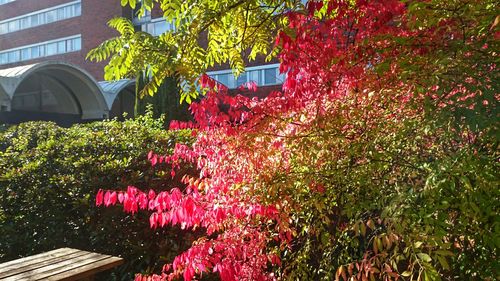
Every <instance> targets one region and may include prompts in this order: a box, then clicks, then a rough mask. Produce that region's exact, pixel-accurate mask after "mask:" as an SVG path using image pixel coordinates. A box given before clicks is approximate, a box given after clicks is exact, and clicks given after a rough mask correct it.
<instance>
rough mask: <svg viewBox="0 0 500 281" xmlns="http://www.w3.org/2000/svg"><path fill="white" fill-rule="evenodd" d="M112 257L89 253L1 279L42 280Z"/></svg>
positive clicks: (14, 280) (18, 280)
mask: <svg viewBox="0 0 500 281" xmlns="http://www.w3.org/2000/svg"><path fill="white" fill-rule="evenodd" d="M109 257H111V256H107V255H101V254H95V253H88V254H85V255H83V256H78V257H76V258H72V259H68V260H64V261H61V262H58V263H56V264H51V265H48V266H44V267H41V268H37V269H34V270H30V271H27V272H23V273H21V274H17V275H14V276H10V277H7V278H4V279H0V280H2V281H21V280H23V281H24V280H30V281H34V280H42V279H44V278H46V277H48V276H52V275H55V274H57V273H61V272H64V271H67V270H70V269H74V268H78V267H81V266H84V265H88V264H91V263H94V262H97V261H100V260H103V259H107V258H109Z"/></svg>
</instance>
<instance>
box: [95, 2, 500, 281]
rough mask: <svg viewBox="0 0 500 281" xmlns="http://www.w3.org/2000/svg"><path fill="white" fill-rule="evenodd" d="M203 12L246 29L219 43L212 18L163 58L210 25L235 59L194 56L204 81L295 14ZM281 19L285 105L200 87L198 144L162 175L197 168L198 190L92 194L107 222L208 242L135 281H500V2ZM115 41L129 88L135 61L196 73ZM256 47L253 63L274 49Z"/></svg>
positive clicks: (361, 8)
mask: <svg viewBox="0 0 500 281" xmlns="http://www.w3.org/2000/svg"><path fill="white" fill-rule="evenodd" d="M125 2H127V1H125ZM128 2H132V1H128ZM158 2H161V3H163V4H164V5H163V6H164V7H165V8H166V9H168V13H166V15H167V16H168V15H172V14H173V13H176V12H177V14H176V17H177V16H181V17H183V16H185V15H186V14H187V15H188V16H192V14H190V13H191V12H192V11H195V12H196V11H199V10H200V8H201V7H203V3H205V2H204V1H197V3H192V6H193V8H192V9H184V8H179V9H176V8H175V5H170V4H167V2H168V3H170V2H171V1H166V0H159V1H158ZM209 2H211V5H210V8H214V9H215V8H220V9H221V10H220V11H219V12H218V13H217V12H214V14H215V15H217V16H219V15H224V16H225V18H224V22H228V21H230V20H231V19H228V18H230V16H231V15H234V18H236V19H238V20H240V21H242V22H244V23H245V24H241V26H238V25H235V26H234V29H231V30H229V31H228V34H225V36H226V37H228V38H225V37H223V36H224V35H221V34H220V32H221V30H224V29H222V28H218V23H219V22H218V18H215V19H214V18H210V17H209V16H210V15H211V14H210V13H201V12H200V14H201V15H199V17H197V16H198V15H195V16H192V18H196V19H197V20H196V21H194V22H192V21H189V20H188V19H191V18H189V17H188V16H186V17H185V18H183V19H184V20H186V22H188V24H186V25H185V26H184V25H182V26H181V27H182V28H179V29H178V30H180V32H179V33H175V34H173V35H174V36H172V34H171V33H169V32H167V34H166V35H165V36H160V37H159V39H158V40H159V42H158V41H157V42H153V43H157V44H158V46H160V47H164V45H167V46H169V47H170V48H165V49H167V50H169V51H170V50H173V49H175V48H173V47H174V46H175V47H179V48H180V47H182V46H181V45H180V44H177V45H175V43H176V42H175V39H179V38H183V39H184V38H186V37H187V36H186V35H185V33H189V34H191V32H186V30H189V31H192V30H191V29H190V28H193V30H194V31H196V27H197V26H198V24H200V22H202V23H203V20H207V18H208V19H209V20H207V23H206V24H202V27H201V28H203V31H206V30H205V29H204V28H206V29H208V31H207V32H209V36H208V37H209V38H217V39H218V38H221V37H222V38H223V39H224V40H220V39H219V40H220V41H223V43H224V44H228V45H225V47H227V49H229V51H228V53H227V54H226V53H223V52H224V51H225V50H226V48H216V46H217V42H212V43H214V44H212V45H210V44H209V47H208V48H207V49H205V50H203V51H200V50H199V49H195V48H193V50H195V51H193V52H197V54H198V53H201V54H202V55H198V56H193V57H194V58H193V61H195V62H200V61H203V57H204V56H203V52H206V53H207V54H209V55H207V56H206V57H207V61H206V64H204V65H203V66H206V65H210V63H213V61H214V60H215V61H217V62H218V61H219V60H222V59H223V58H227V60H229V62H230V64H231V65H232V66H235V68H238V65H239V62H240V61H239V60H238V55H234V53H238V51H241V50H245V47H246V45H244V44H243V43H244V42H246V41H245V40H244V39H248V37H251V35H250V36H248V37H245V32H246V30H247V27H248V28H250V31H249V32H250V34H254V33H253V32H256V34H260V33H259V32H258V30H257V31H255V30H253V28H258V26H259V25H257V24H255V22H256V21H257V22H259V21H261V20H262V15H265V14H266V13H267V12H269V14H270V15H273V16H274V15H276V16H277V14H276V13H275V11H276V9H278V8H280V7H285V8H286V3H287V2H289V1H264V2H265V3H266V4H269V5H277V8H276V9H274V10H273V9H272V7H271V8H270V7H269V6H267V5H264V7H262V6H261V2H260V1H258V3H256V2H255V1H238V2H237V3H233V2H232V1H223V0H219V1H209ZM292 2H293V1H292ZM190 3H191V2H190ZM198 3H200V4H198ZM227 7H231V8H232V9H229V10H224V9H225V8H227ZM203 12H204V11H203ZM283 17H284V18H285V19H284V20H283V21H281V22H282V23H286V27H284V28H283V29H282V30H280V32H279V35H278V36H277V38H276V40H275V42H277V46H276V47H277V50H279V59H280V71H281V72H282V73H284V74H286V76H287V77H286V80H285V81H284V84H283V87H282V91H280V92H273V93H271V94H270V95H269V96H267V97H266V98H264V99H261V100H259V99H251V98H246V97H244V96H231V95H228V93H227V89H226V88H225V87H224V86H223V85H220V84H219V83H218V82H217V81H214V80H213V79H211V78H210V77H209V76H207V75H201V79H199V84H200V87H201V88H202V89H204V92H206V96H205V97H204V98H203V99H201V100H200V101H199V102H195V103H193V104H192V105H191V111H192V112H193V115H194V119H195V121H196V123H195V125H194V127H195V128H196V129H195V130H194V131H193V133H194V135H195V136H196V140H195V142H194V143H193V145H192V146H186V145H177V146H176V148H175V149H174V151H173V154H167V155H165V154H164V153H158V154H157V155H151V157H150V159H151V161H152V163H156V162H158V161H160V160H161V161H162V163H165V162H166V163H167V164H168V165H167V170H169V169H170V167H173V168H174V171H176V172H177V173H182V171H178V170H177V169H178V168H179V167H182V166H183V165H184V164H185V163H186V162H188V163H192V164H193V165H196V167H197V169H198V173H197V174H196V175H194V176H193V175H192V174H188V175H185V176H183V177H182V181H183V185H182V187H181V188H179V189H173V190H171V191H168V192H158V191H156V190H152V191H149V190H141V189H135V188H128V189H119V190H116V191H111V190H103V191H100V192H98V193H97V194H96V195H97V200H96V203H97V204H98V205H102V204H105V205H114V204H118V205H123V206H124V209H125V211H126V212H127V213H135V212H137V211H139V210H140V209H142V210H143V211H145V212H147V213H149V214H150V216H149V222H150V227H152V228H158V227H167V228H174V229H178V228H181V229H185V228H188V229H192V230H195V231H201V232H203V236H202V237H200V238H199V239H197V240H196V241H195V242H193V243H192V245H191V246H190V248H189V249H188V250H186V251H184V252H183V253H181V254H180V255H178V256H176V257H175V258H174V259H173V260H171V261H170V262H169V263H168V264H167V266H165V268H164V269H163V270H162V271H161V272H158V273H157V274H156V275H152V276H142V275H137V277H136V280H171V279H172V278H183V279H184V280H193V279H196V278H199V277H200V276H201V277H203V276H205V275H206V274H208V273H211V272H215V273H217V274H218V276H219V277H220V278H221V279H222V280H277V279H278V280H279V279H283V280H345V281H347V280H362V281H364V280H496V279H498V276H499V273H498V268H500V267H499V263H498V260H499V259H498V249H499V248H500V247H499V246H500V245H499V240H498V237H500V228H499V215H498V214H499V209H500V200H499V199H500V194H499V193H500V191H499V188H498V186H499V183H500V174H499V171H500V169H499V168H500V167H499V161H498V159H499V153H498V147H499V141H498V136H499V134H498V120H499V111H498V104H499V100H500V96H499V94H498V93H499V92H500V91H499V83H498V81H500V79H499V78H500V77H499V72H498V64H499V59H498V50H499V47H500V46H499V40H498V39H499V38H500V33H499V32H500V31H499V25H500V17H499V16H498V5H497V4H496V2H494V1H489V0H486V1H463V0H457V1H442V0H429V1H397V0H373V1H366V0H356V1H340V0H324V1H308V4H307V8H306V9H303V10H301V11H299V12H294V11H291V10H290V11H288V12H287V13H286V14H285V15H284V16H283ZM183 19H181V20H179V19H178V18H177V22H178V23H182V22H183ZM214 22H215V23H214ZM115 23H117V22H115ZM212 23H214V24H213V25H211V24H212ZM115 25H116V27H117V28H118V29H119V30H120V33H121V34H122V35H121V36H122V37H121V38H120V40H122V41H121V44H123V46H124V47H123V48H122V49H123V51H122V49H120V48H116V49H113V50H114V52H115V56H114V57H113V60H112V62H111V67H110V68H111V69H112V68H113V67H116V68H120V70H116V71H114V72H110V75H116V73H119V72H118V71H130V69H127V68H122V67H119V66H121V65H119V64H117V62H120V63H121V62H122V61H123V60H126V61H128V62H130V61H133V62H139V64H138V65H142V64H140V63H144V62H145V61H146V62H147V63H151V64H154V65H155V66H156V67H155V68H154V70H155V71H156V72H157V73H168V70H170V68H175V67H177V69H178V70H179V71H183V70H184V71H185V67H179V65H176V64H175V63H178V64H181V63H183V62H184V61H185V60H187V59H186V58H185V57H182V55H178V54H176V55H177V56H168V55H164V54H165V53H164V52H161V51H156V52H157V53H156V55H157V56H159V57H161V58H163V59H164V60H165V61H169V60H172V61H173V63H171V64H168V65H167V64H166V63H164V61H162V60H159V61H156V60H151V61H147V60H149V59H150V58H151V57H149V56H142V55H137V56H136V55H135V53H134V51H135V52H137V50H136V49H135V48H138V46H135V48H134V47H130V48H129V44H128V42H131V43H132V44H138V45H139V47H143V46H142V45H141V43H137V42H139V40H136V39H135V38H134V37H135V36H137V35H134V34H132V33H131V30H132V29H131V28H127V25H126V24H122V23H120V24H115ZM207 26H208V27H209V28H207ZM224 26H226V25H224ZM240 27H241V28H240ZM231 28H233V26H231ZM183 32H185V33H183ZM210 32H211V33H210ZM238 34H243V35H241V37H240V38H241V40H240V38H238V37H237V35H238ZM211 35H213V37H211ZM139 36H143V35H142V34H139ZM259 39H260V38H257V39H256V41H257V43H256V44H255V45H254V46H253V47H255V48H254V49H253V50H252V52H253V54H255V53H256V52H257V53H258V52H259V51H262V49H263V48H262V45H263V44H260V42H259ZM267 39H269V38H267ZM213 40H216V39H213ZM231 40H235V41H236V42H237V43H233V42H235V41H231ZM118 41H119V40H114V41H111V42H113V45H111V46H113V47H115V46H116V45H115V43H116V42H118ZM188 42H189V41H188ZM227 42H229V43H227ZM242 42H243V43H242ZM149 43H151V42H149ZM223 43H221V44H223ZM240 43H241V44H240ZM108 44H109V42H108ZM162 44H163V45H162ZM169 44H171V45H169ZM232 44H234V46H237V47H234V48H233V49H230V47H231V46H233V45H232ZM241 46H243V47H241ZM238 48H239V49H238ZM117 49H118V50H117ZM144 49H146V48H144ZM149 49H150V50H151V48H149ZM155 50H156V49H153V52H155ZM108 53H109V50H108ZM138 53H139V52H138ZM220 53H222V54H223V55H225V56H223V55H221V54H220ZM141 54H142V53H141ZM181 54H184V53H183V52H181ZM122 56H123V57H122ZM177 58H180V59H179V60H178V61H176V59H177ZM113 61H114V63H113ZM169 62H170V61H169ZM200 68H201V69H202V67H200ZM190 71H191V69H190ZM185 73H187V74H191V73H189V72H187V71H185ZM193 81H194V79H193ZM153 86H154V85H153ZM247 86H249V85H247ZM248 88H253V87H248ZM221 108H224V110H220V109H221ZM181 125H182V123H176V122H174V123H173V124H172V126H171V128H172V129H177V128H180V127H182V126H181ZM106 194H107V196H106ZM110 194H116V196H117V197H119V198H122V199H123V200H118V201H117V200H116V199H114V200H111V199H110V198H111V197H110Z"/></svg>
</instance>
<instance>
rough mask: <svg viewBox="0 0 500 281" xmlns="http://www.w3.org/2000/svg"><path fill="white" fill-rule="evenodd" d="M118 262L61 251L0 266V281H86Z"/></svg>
mask: <svg viewBox="0 0 500 281" xmlns="http://www.w3.org/2000/svg"><path fill="white" fill-rule="evenodd" d="M122 263H123V259H122V258H117V257H113V256H108V255H102V254H96V253H91V252H87V251H81V250H76V249H71V248H61V249H57V250H53V251H50V252H46V253H42V254H38V255H34V256H29V257H25V258H21V259H17V260H13V261H9V262H6V263H2V264H0V280H1V281H14V280H15V281H22V280H30V281H31V280H89V279H92V277H93V276H94V275H95V274H96V273H98V272H101V271H104V270H106V269H110V268H113V267H115V266H118V265H120V264H122Z"/></svg>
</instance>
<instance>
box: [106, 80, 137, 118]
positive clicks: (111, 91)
mask: <svg viewBox="0 0 500 281" xmlns="http://www.w3.org/2000/svg"><path fill="white" fill-rule="evenodd" d="M99 84H100V85H101V88H102V89H103V91H104V98H105V99H106V103H107V105H108V108H109V109H110V111H109V115H110V117H118V118H120V117H122V116H123V113H125V112H126V113H127V114H128V116H129V117H132V116H133V113H134V103H135V80H132V79H122V80H117V81H101V82H99Z"/></svg>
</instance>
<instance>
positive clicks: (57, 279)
mask: <svg viewBox="0 0 500 281" xmlns="http://www.w3.org/2000/svg"><path fill="white" fill-rule="evenodd" d="M121 264H123V259H122V258H118V257H109V258H107V259H104V260H100V261H98V262H94V263H91V264H88V265H84V266H81V267H78V268H75V269H71V270H68V271H65V272H61V273H58V274H56V275H53V276H49V277H47V278H45V280H47V281H75V280H80V279H83V278H86V277H90V276H93V275H95V274H96V273H99V272H101V271H105V270H107V269H110V268H113V267H116V266H119V265H121Z"/></svg>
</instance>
